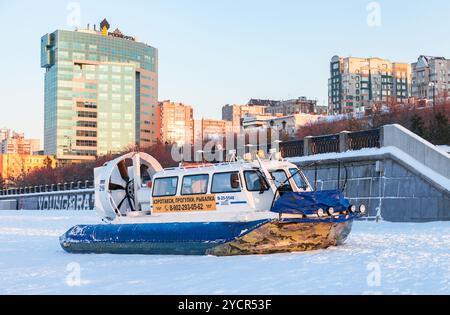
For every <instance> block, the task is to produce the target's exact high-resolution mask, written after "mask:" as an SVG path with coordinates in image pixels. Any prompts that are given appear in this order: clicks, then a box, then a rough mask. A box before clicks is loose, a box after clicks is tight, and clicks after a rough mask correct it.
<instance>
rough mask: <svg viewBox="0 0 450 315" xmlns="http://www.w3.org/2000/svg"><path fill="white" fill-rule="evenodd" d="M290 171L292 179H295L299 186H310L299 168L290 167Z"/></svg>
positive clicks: (304, 187) (305, 187)
mask: <svg viewBox="0 0 450 315" xmlns="http://www.w3.org/2000/svg"><path fill="white" fill-rule="evenodd" d="M289 172H291V176H292V179H293V180H294V182H295V185H297V187H298V188H301V189H307V188H308V184H307V183H306V181H305V180H304V179H303V177H302V175H301V174H300V171H299V170H298V169H296V168H291V169H289Z"/></svg>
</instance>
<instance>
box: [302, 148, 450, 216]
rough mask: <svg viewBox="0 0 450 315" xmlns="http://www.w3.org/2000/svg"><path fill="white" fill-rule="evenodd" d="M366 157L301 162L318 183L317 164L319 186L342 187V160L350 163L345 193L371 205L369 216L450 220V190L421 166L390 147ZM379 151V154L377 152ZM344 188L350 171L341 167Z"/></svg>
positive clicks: (356, 200) (310, 176)
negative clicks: (427, 173) (405, 159)
mask: <svg viewBox="0 0 450 315" xmlns="http://www.w3.org/2000/svg"><path fill="white" fill-rule="evenodd" d="M371 151H372V152H367V155H366V156H363V155H360V156H355V157H349V156H348V154H347V155H345V154H341V155H339V154H338V155H336V156H335V157H334V158H332V159H331V158H328V159H327V158H325V159H321V158H319V157H317V159H314V157H309V158H308V159H307V160H306V161H303V162H302V161H297V164H298V165H299V166H301V167H303V168H304V171H305V174H306V175H307V177H308V178H309V179H310V181H311V183H314V180H315V177H316V171H315V170H316V166H312V164H313V163H318V164H317V179H318V182H317V185H318V189H324V190H326V189H336V188H337V187H338V177H339V176H338V161H339V162H341V163H343V164H345V165H346V169H347V177H348V180H347V184H346V187H345V194H346V196H348V197H349V198H350V199H351V201H352V202H353V203H355V204H361V203H364V204H366V205H367V206H368V210H369V211H368V215H369V216H371V217H375V216H377V215H381V216H382V218H383V219H384V220H387V221H391V222H430V221H449V220H450V191H449V190H448V189H446V188H445V187H443V186H442V185H441V184H442V183H439V182H436V181H434V180H433V179H432V178H430V177H429V176H424V174H423V172H421V170H420V169H417V165H414V164H413V165H410V164H408V163H405V161H404V160H403V159H401V158H398V157H397V156H396V155H394V154H391V153H389V152H388V150H382V149H380V150H371ZM377 152H378V153H377ZM340 178H341V182H340V187H341V188H342V187H344V184H345V178H346V170H345V168H344V167H343V166H341V176H340Z"/></svg>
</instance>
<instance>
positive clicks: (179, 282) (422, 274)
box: [0, 211, 450, 295]
mask: <svg viewBox="0 0 450 315" xmlns="http://www.w3.org/2000/svg"><path fill="white" fill-rule="evenodd" d="M81 223H83V224H84V223H87V224H91V223H99V220H98V219H97V217H96V215H95V213H94V212H33V211H21V212H15V211H0V294H193V295H196V294H199V295H202V294H450V223H449V222H438V223H429V224H393V223H386V222H383V223H378V224H377V223H375V222H357V223H355V226H354V229H353V232H352V234H351V236H350V239H349V240H348V242H347V244H346V245H345V246H342V247H339V248H331V249H328V250H321V251H316V252H308V253H293V254H280V255H271V256H249V257H226V258H217V257H183V256H115V255H72V254H67V253H65V252H64V251H63V250H62V249H61V248H60V246H59V243H58V237H59V236H60V235H61V234H63V233H64V232H65V231H66V230H67V229H68V228H69V227H71V226H73V225H75V224H81ZM78 268H79V270H80V272H79V273H78Z"/></svg>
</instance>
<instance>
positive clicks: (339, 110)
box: [328, 56, 412, 114]
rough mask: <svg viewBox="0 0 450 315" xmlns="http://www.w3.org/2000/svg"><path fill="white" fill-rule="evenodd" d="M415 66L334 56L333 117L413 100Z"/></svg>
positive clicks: (331, 79) (330, 100) (330, 102)
mask: <svg viewBox="0 0 450 315" xmlns="http://www.w3.org/2000/svg"><path fill="white" fill-rule="evenodd" d="M411 81H412V75H411V65H410V64H408V63H392V62H390V61H389V60H386V59H382V58H354V57H345V58H344V57H339V56H334V57H333V58H332V59H331V63H330V79H329V82H328V98H329V101H328V104H329V112H330V114H357V113H365V111H366V110H367V109H371V108H372V107H373V106H374V105H377V104H379V105H391V104H399V103H400V104H401V103H406V102H407V101H408V99H409V98H410V97H411Z"/></svg>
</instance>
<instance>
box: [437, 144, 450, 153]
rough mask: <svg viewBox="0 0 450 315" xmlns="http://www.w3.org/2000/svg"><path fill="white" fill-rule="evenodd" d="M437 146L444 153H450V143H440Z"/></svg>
mask: <svg viewBox="0 0 450 315" xmlns="http://www.w3.org/2000/svg"><path fill="white" fill-rule="evenodd" d="M437 148H438V149H439V150H441V151H443V152H444V153H449V154H450V145H438V146H437Z"/></svg>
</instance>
